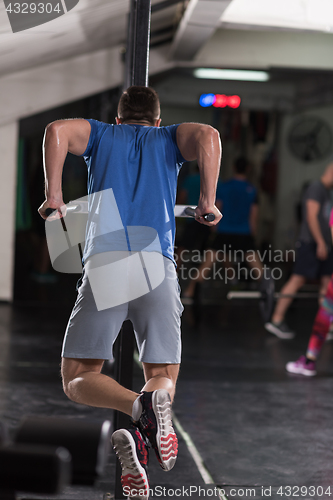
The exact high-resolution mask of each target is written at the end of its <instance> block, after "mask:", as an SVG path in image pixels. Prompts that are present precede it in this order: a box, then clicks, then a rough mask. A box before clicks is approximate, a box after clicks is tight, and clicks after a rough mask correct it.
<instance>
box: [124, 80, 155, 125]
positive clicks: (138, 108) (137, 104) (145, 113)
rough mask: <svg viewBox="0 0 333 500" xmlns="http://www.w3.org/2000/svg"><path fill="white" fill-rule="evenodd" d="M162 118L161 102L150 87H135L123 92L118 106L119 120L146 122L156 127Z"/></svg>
mask: <svg viewBox="0 0 333 500" xmlns="http://www.w3.org/2000/svg"><path fill="white" fill-rule="evenodd" d="M159 117H160V100H159V98H158V95H157V92H155V90H154V89H152V88H150V87H141V86H138V85H133V86H132V87H129V88H128V89H127V90H125V92H123V94H122V96H121V98H120V101H119V104H118V118H120V119H121V120H122V121H123V122H126V121H133V120H135V121H136V120H137V121H146V122H148V123H150V124H151V125H155V121H156V120H158V118H159Z"/></svg>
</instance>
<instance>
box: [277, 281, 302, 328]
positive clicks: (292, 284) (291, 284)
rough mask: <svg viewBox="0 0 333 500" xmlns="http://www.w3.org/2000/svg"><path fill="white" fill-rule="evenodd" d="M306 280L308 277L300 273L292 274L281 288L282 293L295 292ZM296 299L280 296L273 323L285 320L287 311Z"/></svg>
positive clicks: (291, 293)
mask: <svg viewBox="0 0 333 500" xmlns="http://www.w3.org/2000/svg"><path fill="white" fill-rule="evenodd" d="M305 282H306V278H305V277H304V276H301V275H299V274H292V275H291V276H290V278H289V280H288V281H287V283H286V284H285V285H284V287H283V288H282V290H281V293H282V294H286V295H293V294H295V293H296V292H297V291H298V290H299V289H300V288H301V287H302V286H303V285H304V284H305ZM293 300H294V299H293V298H292V297H286V298H283V297H282V298H280V299H279V300H278V301H277V304H276V306H275V309H274V312H273V316H272V321H273V323H281V322H282V321H283V320H284V317H285V315H286V312H287V310H288V308H289V306H290V304H291V303H292V301H293Z"/></svg>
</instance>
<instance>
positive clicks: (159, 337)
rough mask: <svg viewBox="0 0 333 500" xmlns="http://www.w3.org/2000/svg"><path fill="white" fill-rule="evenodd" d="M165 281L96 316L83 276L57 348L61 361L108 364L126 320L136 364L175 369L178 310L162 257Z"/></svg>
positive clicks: (171, 271) (172, 277)
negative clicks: (136, 353)
mask: <svg viewBox="0 0 333 500" xmlns="http://www.w3.org/2000/svg"><path fill="white" fill-rule="evenodd" d="M163 262H164V268H165V279H164V280H163V281H162V283H161V284H160V285H159V286H157V287H156V288H155V289H153V290H152V291H150V292H149V293H146V294H145V295H143V296H141V297H139V298H137V299H134V300H131V301H129V302H127V303H125V304H121V305H117V306H115V307H110V308H108V309H103V310H97V307H96V303H95V299H94V296H93V293H92V290H91V286H90V283H89V279H88V278H87V273H84V275H83V279H82V283H81V285H80V287H79V288H78V296H77V300H76V302H75V305H74V308H73V310H72V313H71V316H70V319H69V322H68V325H67V329H66V333H65V338H64V342H63V349H62V357H64V358H81V359H82V358H84V359H112V358H113V352H112V351H113V344H114V342H115V340H116V338H117V336H118V333H119V331H120V329H121V326H122V324H123V322H124V321H125V320H127V319H129V320H131V322H132V324H133V328H134V333H135V338H136V342H137V346H138V349H139V359H140V361H143V362H146V363H170V364H178V363H180V358H181V334H180V318H181V315H182V312H183V306H182V303H181V301H180V287H179V283H178V278H177V273H176V269H175V266H174V264H173V262H172V261H171V260H170V259H168V258H166V257H163Z"/></svg>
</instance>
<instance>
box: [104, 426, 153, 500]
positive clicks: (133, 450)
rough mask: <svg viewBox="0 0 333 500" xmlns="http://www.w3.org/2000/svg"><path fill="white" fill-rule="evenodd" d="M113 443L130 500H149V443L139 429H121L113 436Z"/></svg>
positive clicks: (123, 485)
mask: <svg viewBox="0 0 333 500" xmlns="http://www.w3.org/2000/svg"><path fill="white" fill-rule="evenodd" d="M111 442H112V445H113V448H114V450H115V452H116V454H117V456H118V458H119V460H120V463H121V469H122V474H121V484H122V487H123V492H124V494H125V495H126V497H128V498H132V499H135V500H147V499H148V497H149V481H148V443H147V442H146V440H145V438H144V436H142V434H141V432H140V431H139V429H119V430H117V431H115V432H114V433H113V434H112V437H111Z"/></svg>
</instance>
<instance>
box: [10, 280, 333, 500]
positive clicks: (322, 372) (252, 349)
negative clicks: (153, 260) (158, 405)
mask: <svg viewBox="0 0 333 500" xmlns="http://www.w3.org/2000/svg"><path fill="white" fill-rule="evenodd" d="M45 290H49V288H47V287H45ZM209 291H210V294H209V293H208V291H207V293H204V296H205V297H211V299H210V300H205V301H203V304H202V305H201V306H200V307H198V306H196V307H192V306H186V308H185V311H184V315H183V363H182V367H181V373H180V377H179V382H178V386H177V395H176V400H175V404H174V412H175V416H176V420H175V423H176V424H177V430H178V436H179V459H178V461H177V463H176V466H175V467H174V469H173V470H172V471H170V472H168V473H165V472H164V471H162V470H161V469H160V467H159V465H158V464H157V462H156V460H155V457H154V456H153V455H151V460H150V482H151V488H154V489H155V490H154V496H153V497H152V498H161V497H162V496H161V495H160V493H161V492H163V487H165V490H164V491H165V493H166V496H165V497H164V498H171V497H173V496H174V497H178V498H192V499H195V500H196V499H199V498H204V497H206V498H207V497H208V496H210V498H219V497H218V496H216V495H215V493H216V491H217V490H214V487H219V488H221V489H222V488H223V489H224V490H225V491H226V493H227V498H229V500H230V499H231V498H236V499H240V498H255V499H259V498H260V499H261V498H267V497H270V498H274V499H281V498H288V497H289V498H290V497H291V498H305V499H310V498H330V496H329V495H328V493H329V490H328V489H327V488H328V487H329V486H331V494H332V495H333V418H332V415H333V412H332V410H333V398H332V388H333V384H332V381H333V342H331V343H330V342H327V343H326V344H325V346H324V349H323V352H322V355H321V358H320V361H319V362H318V375H317V376H316V377H314V378H306V377H301V376H291V375H289V374H287V373H286V371H285V369H284V367H285V364H286V362H287V361H290V360H295V359H296V358H297V357H298V356H299V355H300V354H301V353H302V352H304V350H305V347H306V344H307V340H308V336H309V333H310V330H311V324H312V321H313V318H314V316H315V312H316V303H315V301H313V300H308V301H303V302H302V303H296V304H295V305H294V306H293V307H292V308H291V310H290V311H289V313H288V320H289V323H290V325H291V326H292V327H293V328H294V329H295V330H296V331H297V336H296V338H295V339H294V340H292V341H282V340H279V339H277V338H275V337H274V336H272V335H270V334H269V333H267V332H266V331H265V330H264V328H263V325H262V323H261V319H260V316H259V312H258V309H257V305H256V303H255V302H253V301H252V302H249V301H248V302H245V301H240V302H237V303H236V302H233V303H230V302H227V301H226V300H225V299H223V297H222V296H221V294H218V293H212V292H214V290H213V291H212V289H210V290H209ZM204 292H205V291H204ZM45 293H46V292H45ZM40 296H41V297H43V292H42V290H41V291H40ZM44 296H45V295H44ZM213 297H218V298H217V299H215V300H214V298H213ZM71 305H72V303H71V301H70V300H68V298H66V300H64V297H61V298H60V297H57V296H56V294H55V297H53V298H52V301H45V302H44V305H42V302H39V303H38V302H34V301H33V302H30V303H29V302H27V301H25V302H24V301H22V302H21V303H18V304H17V305H13V306H11V305H8V304H1V305H0V332H1V333H0V420H1V421H2V422H4V423H5V424H6V426H7V427H8V428H9V430H10V433H11V434H13V433H14V432H15V428H16V427H17V425H18V424H19V422H20V421H21V419H22V417H23V416H24V415H28V414H29V415H62V416H63V415H65V416H71V417H76V418H80V419H112V416H113V413H112V411H108V410H103V409H102V410H101V409H94V408H88V407H83V406H80V405H77V404H75V403H73V402H71V401H69V400H68V399H67V398H66V397H65V395H64V394H63V392H62V388H61V382H60V376H59V352H60V348H61V342H62V336H63V332H64V328H65V325H66V321H67V318H68V315H69V312H70V309H71ZM134 371H135V379H134V385H135V387H134V388H135V389H138V388H140V386H141V385H142V384H143V379H142V373H141V370H140V368H139V367H138V366H137V365H135V370H134ZM193 456H194V458H193ZM194 459H195V460H196V462H195V460H194ZM201 461H202V464H201V466H200V463H201ZM197 464H199V468H198V465H197ZM114 481H115V456H114V454H113V453H112V454H111V455H110V459H109V463H108V466H107V468H106V471H105V474H104V476H103V478H102V479H101V481H99V483H98V484H97V485H96V488H95V489H88V488H83V487H82V488H68V489H66V491H65V492H64V493H63V494H62V495H61V496H58V497H56V498H57V499H59V500H60V499H64V500H67V499H68V500H70V499H77V500H79V499H80V500H102V499H103V498H104V499H107V498H112V496H109V495H107V493H108V492H109V493H111V494H113V490H114ZM205 483H208V484H207V486H206V490H205V491H204V490H203V489H201V490H200V489H199V488H200V487H201V488H204V487H205ZM288 486H290V487H291V488H292V489H291V490H290V489H288V488H287V487H288ZM302 486H303V487H304V488H303V489H302V490H301V487H302ZM191 487H192V489H191ZM297 487H299V488H300V489H299V490H298V489H297ZM310 487H315V489H313V488H312V489H311V488H310ZM321 488H323V494H322V489H321ZM325 491H326V494H325ZM289 493H291V495H290V494H289ZM292 495H294V496H292ZM20 498H22V499H32V498H50V497H46V496H43V497H38V496H37V495H31V494H30V495H24V494H22V495H20ZM52 498H54V497H52ZM162 498H163V497H162ZM220 498H225V497H223V496H221V495H220Z"/></svg>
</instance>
